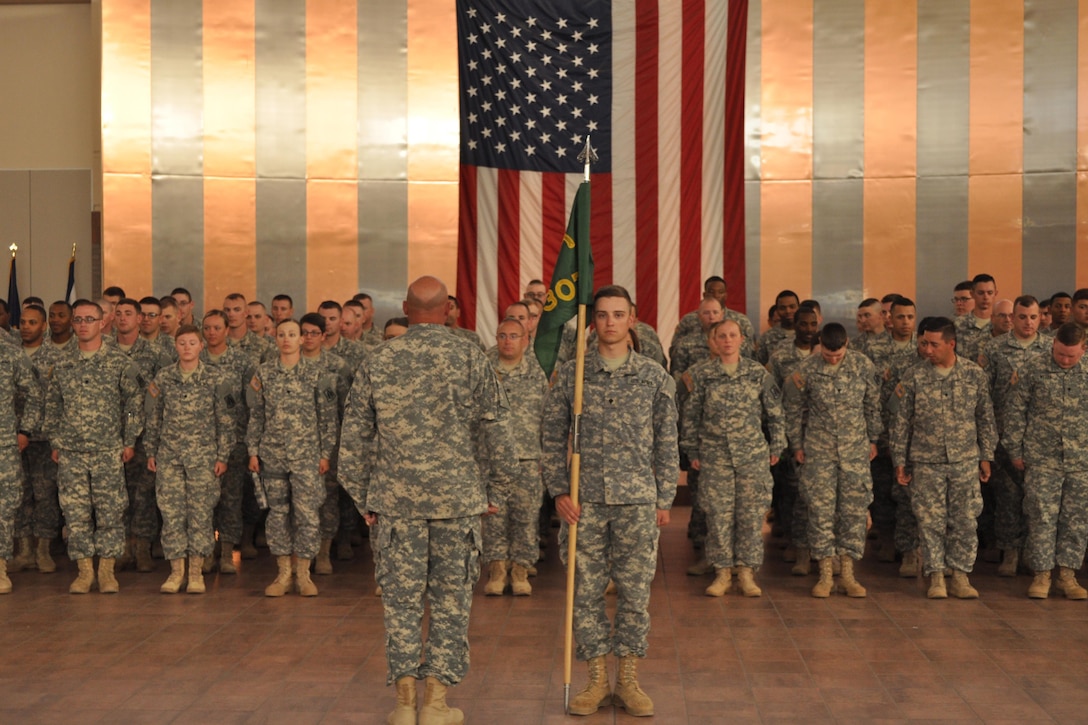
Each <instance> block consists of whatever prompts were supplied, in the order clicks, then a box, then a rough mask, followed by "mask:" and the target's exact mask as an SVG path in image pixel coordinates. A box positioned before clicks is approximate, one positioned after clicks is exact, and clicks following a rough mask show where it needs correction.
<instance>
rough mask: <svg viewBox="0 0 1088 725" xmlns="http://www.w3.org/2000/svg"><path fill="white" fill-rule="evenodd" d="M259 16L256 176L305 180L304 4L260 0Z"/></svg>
mask: <svg viewBox="0 0 1088 725" xmlns="http://www.w3.org/2000/svg"><path fill="white" fill-rule="evenodd" d="M256 15H257V19H256V27H257V40H256V58H257V61H256V84H257V118H256V122H257V176H258V178H270V177H275V178H287V179H304V178H306V140H305V139H306V2H305V0H256ZM259 240H260V237H259V236H258V254H259V253H260V241H259ZM303 243H305V241H303Z"/></svg>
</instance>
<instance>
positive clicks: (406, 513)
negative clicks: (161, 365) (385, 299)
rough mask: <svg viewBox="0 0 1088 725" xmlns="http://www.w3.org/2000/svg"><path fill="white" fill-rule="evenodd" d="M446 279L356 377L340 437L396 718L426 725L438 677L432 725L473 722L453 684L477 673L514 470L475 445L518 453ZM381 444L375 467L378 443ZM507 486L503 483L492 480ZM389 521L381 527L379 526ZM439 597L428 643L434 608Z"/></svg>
mask: <svg viewBox="0 0 1088 725" xmlns="http://www.w3.org/2000/svg"><path fill="white" fill-rule="evenodd" d="M447 294H448V293H447V291H446V285H445V284H443V283H442V281H441V280H439V279H436V278H435V277H420V278H419V279H417V280H416V281H415V282H413V283H412V284H411V286H409V288H408V297H407V299H406V300H405V302H404V312H405V314H406V315H407V316H408V331H407V332H406V333H404V334H403V335H401V336H400V337H397V338H395V339H392V340H389V341H387V342H385V343H383V344H381V345H379V346H377V347H375V348H373V349H372V351H371V352H370V354H369V355H368V356H367V357H366V358H365V359H364V360H363V363H362V364H361V365H360V366H359V369H358V371H357V372H356V375H355V383H354V385H353V386H352V389H351V393H350V395H349V396H348V401H347V407H346V409H345V412H344V425H343V433H342V435H341V441H340V483H341V485H343V487H344V489H345V490H346V491H347V492H348V493H349V494H351V497H352V498H353V499H354V500H355V503H356V505H357V506H358V508H359V510H360V512H361V513H363V515H364V517H365V518H366V521H367V523H368V524H369V525H371V526H374V525H375V524H379V526H378V527H377V529H376V531H374V533H372V545H373V547H374V552H375V554H374V558H375V570H376V576H377V580H378V585H379V586H380V587H381V588H382V604H383V605H384V607H385V631H386V658H387V661H388V665H389V676H388V681H389V682H395V683H396V687H397V706H396V709H395V710H394V711H393V713H392V714H391V715H390V717H389V722H391V723H415V722H416V680H417V679H424V678H425V679H426V691H425V695H424V702H423V707H422V709H421V711H420V713H419V720H418V722H420V723H431V724H437V723H448V724H450V725H456V724H457V723H461V722H463V721H464V715H463V713H462V712H461V711H460V710H457V709H452V708H450V707H448V706H447V705H446V694H445V693H446V688H447V687H448V686H451V685H456V684H457V683H458V682H460V681H461V679H462V678H463V677H464V676H465V673H466V672H467V671H468V618H469V607H470V605H471V603H472V587H473V584H474V583H475V581H476V579H477V577H478V576H479V555H480V546H481V532H480V514H483V513H485V512H488V511H489V510H491V511H494V510H495V509H494V507H491V506H489V502H493V501H500V500H504V496H503V493H504V491H503V490H502V489H503V488H504V485H503V484H508V482H509V481H511V480H512V478H513V476H514V475H516V474H515V472H514V471H513V470H510V471H497V472H493V475H491V476H489V477H486V478H485V477H484V476H481V474H480V468H479V467H478V466H477V464H476V460H475V458H474V452H475V450H476V445H475V441H477V440H480V441H482V443H483V445H484V446H485V447H486V448H487V449H488V450H490V451H492V452H493V454H494V457H493V459H492V460H495V461H499V462H513V461H516V455H515V454H514V452H513V450H512V446H511V444H510V442H509V433H508V430H507V427H506V418H507V416H508V415H509V408H508V405H507V402H506V396H505V394H504V393H503V391H502V387H501V386H500V385H499V382H498V380H497V379H496V377H495V373H494V371H493V370H492V368H491V364H490V363H489V362H488V361H487V357H486V356H485V355H484V353H483V351H481V350H480V348H479V347H478V346H477V345H476V344H475V343H474V342H473V341H471V340H467V339H465V338H463V337H461V336H459V335H457V334H455V333H453V332H451V330H450V329H449V328H447V327H445V325H444V323H445V321H446V316H447V314H448V313H449V310H450V302H449V299H448V297H447ZM374 439H376V440H377V455H376V460H375V461H374V462H373V467H372V468H371V465H370V463H369V462H368V460H367V448H368V444H369V443H370V441H372V440H374ZM496 487H497V488H498V489H499V490H491V489H492V488H496ZM379 522H380V523H379ZM425 599H426V601H427V602H429V604H430V625H429V629H428V631H427V637H426V639H427V644H426V647H425V648H424V646H423V643H422V640H423V631H422V626H423V605H424V600H425Z"/></svg>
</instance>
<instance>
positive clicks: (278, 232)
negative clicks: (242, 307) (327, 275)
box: [257, 179, 306, 309]
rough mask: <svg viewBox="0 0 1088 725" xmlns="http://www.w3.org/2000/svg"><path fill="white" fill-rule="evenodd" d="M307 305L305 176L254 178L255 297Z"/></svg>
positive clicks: (262, 300)
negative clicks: (275, 297) (287, 297)
mask: <svg viewBox="0 0 1088 725" xmlns="http://www.w3.org/2000/svg"><path fill="white" fill-rule="evenodd" d="M278 294H286V295H290V296H291V298H292V299H294V300H295V305H296V309H303V308H305V306H306V180H305V179H257V298H258V299H259V300H260V301H261V302H264V303H265V304H266V305H268V304H270V303H271V302H272V297H273V295H278Z"/></svg>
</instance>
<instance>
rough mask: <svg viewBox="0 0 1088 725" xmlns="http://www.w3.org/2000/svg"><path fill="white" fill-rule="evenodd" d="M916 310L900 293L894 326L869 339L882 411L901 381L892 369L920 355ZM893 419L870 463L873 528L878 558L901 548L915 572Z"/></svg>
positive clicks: (908, 570)
mask: <svg viewBox="0 0 1088 725" xmlns="http://www.w3.org/2000/svg"><path fill="white" fill-rule="evenodd" d="M916 314H917V312H916V308H915V305H914V300H912V299H910V298H909V297H901V296H899V295H896V296H895V297H894V298H893V299H892V302H891V306H890V307H889V308H888V319H889V321H890V323H891V327H890V328H889V329H887V330H881V332H880V334H878V335H876V336H875V337H872V338H870V339H869V340H868V342H867V343H866V354H867V356H868V357H869V359H870V360H872V361H873V366H874V367H875V368H876V373H877V376H878V378H880V379H881V381H880V382H881V410H882V411H883V410H884V404H885V403H886V402H887V400H888V399H889V397H890V396H891V394H892V392H893V391H894V390H895V385H896V383H898V380H897V381H896V382H895V383H891V384H890V385H889V383H888V377H889V371H890V370H891V368H892V367H894V366H895V364H896V361H898V360H900V359H903V358H906V359H907V360H913V359H915V357H916V356H917V352H918V336H917V335H916V334H915V332H914V326H915V322H914V320H915V316H916ZM889 422H890V418H888V416H887V415H885V416H884V426H883V428H884V430H883V432H882V434H881V436H880V441H879V442H878V443H877V456H876V458H874V459H873V460H872V462H871V463H870V464H869V472H870V475H871V476H872V479H873V503H872V505H871V506H870V507H869V510H870V512H871V513H872V516H873V528H874V529H876V533H877V540H878V547H877V554H876V556H877V561H884V562H894V561H895V555H896V552H897V551H898V552H900V553H902V554H903V558H904V566H902V567H901V570H902V571H901V572H900V573H901V574H904V575H914V573H915V572H916V571H917V569H918V565H917V557H916V555H915V554H914V550H915V548H917V544H915V546H911V547H910V548H909V549H900V548H898V547H897V546H896V538H895V532H896V522H897V521H898V520H900V519H904V518H905V517H909V519H907V520H909V521H913V515H912V514H910V513H909V508H910V501H909V500H908V499H907V494H906V491H900V490H899V489H900V488H901V487H900V486H899V485H897V484H896V483H895V469H894V468H893V466H892V459H891V454H890V452H889V450H888V433H887V429H888V423H889ZM901 509H902V510H901ZM909 543H910V541H909V540H904V544H909Z"/></svg>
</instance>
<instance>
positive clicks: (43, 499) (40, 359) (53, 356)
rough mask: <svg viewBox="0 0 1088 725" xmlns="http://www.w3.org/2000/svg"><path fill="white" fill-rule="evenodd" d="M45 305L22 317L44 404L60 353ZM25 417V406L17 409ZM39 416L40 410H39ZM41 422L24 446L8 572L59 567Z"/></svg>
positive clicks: (56, 506)
mask: <svg viewBox="0 0 1088 725" xmlns="http://www.w3.org/2000/svg"><path fill="white" fill-rule="evenodd" d="M45 314H46V313H45V308H43V307H41V306H40V305H28V306H27V307H25V308H23V314H22V318H21V319H20V320H19V332H20V335H21V337H22V341H23V344H22V351H23V353H24V356H25V357H26V359H27V360H29V361H30V363H31V364H32V365H33V366H34V371H35V374H36V377H37V379H38V384H39V385H40V386H41V388H42V396H40V397H39V405H41V404H43V403H44V400H45V399H44V392H45V385H47V384H48V382H49V374H50V373H51V372H52V370H53V365H54V364H55V363H56V360H57V357H58V356H59V350H58V348H57V347H56V346H54V345H49V344H46V341H45V338H44V332H45ZM17 412H19V413H20V414H21V415H23V416H26V415H27V411H26V410H25V409H22V410H18V409H17ZM38 416H39V418H40V417H41V412H40V411H39V413H38ZM40 428H41V425H40V424H39V425H38V426H37V427H36V428H35V429H34V430H29V431H28V432H29V434H30V435H29V444H28V445H27V447H26V448H25V449H23V466H24V468H25V469H26V476H25V479H24V481H25V483H24V486H23V503H22V506H21V507H20V512H19V514H18V515H17V516H16V536H18V537H20V541H21V543H22V552H20V556H19V557H17V558H16V559H15V560H13V561H12V562H9V565H8V568H9V571H19V570H20V569H22V568H28V567H30V568H33V567H37V569H38V571H40V572H42V573H43V574H50V573H52V572H54V571H56V570H57V565H56V563H55V562H54V561H53V557H52V556H51V555H50V552H49V544H50V542H52V541H53V539H55V538H57V534H59V533H60V502H59V501H58V500H57V464H56V462H54V461H53V458H52V450H51V449H50V447H49V441H48V440H47V439H46V438H45V436H44V435H43V434H42V433H41V430H40ZM35 536H36V537H37V538H38V543H37V547H36V548H32V546H33V544H32V539H31V537H35Z"/></svg>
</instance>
